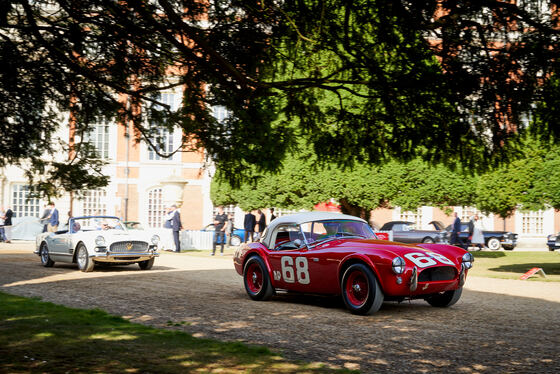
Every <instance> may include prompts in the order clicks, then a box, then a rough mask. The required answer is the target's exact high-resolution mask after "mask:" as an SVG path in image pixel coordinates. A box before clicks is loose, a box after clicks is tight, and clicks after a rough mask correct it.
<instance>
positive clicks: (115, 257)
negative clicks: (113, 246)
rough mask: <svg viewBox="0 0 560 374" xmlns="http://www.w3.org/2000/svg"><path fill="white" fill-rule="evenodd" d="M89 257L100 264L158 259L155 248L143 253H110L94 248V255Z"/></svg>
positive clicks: (101, 248)
mask: <svg viewBox="0 0 560 374" xmlns="http://www.w3.org/2000/svg"><path fill="white" fill-rule="evenodd" d="M89 257H90V258H92V259H94V260H96V261H101V262H127V261H144V260H149V259H151V258H153V257H159V253H158V252H157V249H155V248H152V249H149V250H147V251H145V252H111V251H110V250H107V248H106V247H95V253H94V254H90V255H89Z"/></svg>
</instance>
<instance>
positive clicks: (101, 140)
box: [84, 123, 109, 160]
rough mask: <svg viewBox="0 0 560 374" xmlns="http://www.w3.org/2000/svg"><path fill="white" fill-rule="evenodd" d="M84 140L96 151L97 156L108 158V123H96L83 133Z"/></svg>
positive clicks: (103, 158)
mask: <svg viewBox="0 0 560 374" xmlns="http://www.w3.org/2000/svg"><path fill="white" fill-rule="evenodd" d="M84 141H85V142H86V143H89V144H91V145H93V146H94V147H95V149H96V151H97V157H98V158H100V159H102V160H106V159H108V158H109V125H108V124H106V123H98V124H96V125H95V126H94V127H93V128H92V129H91V131H89V132H87V133H85V134H84Z"/></svg>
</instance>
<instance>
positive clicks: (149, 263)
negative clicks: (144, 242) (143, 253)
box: [138, 257, 156, 270]
mask: <svg viewBox="0 0 560 374" xmlns="http://www.w3.org/2000/svg"><path fill="white" fill-rule="evenodd" d="M155 260H156V258H155V257H152V258H150V259H149V260H145V261H140V262H139V263H138V266H140V269H141V270H150V269H151V268H152V266H154V261H155Z"/></svg>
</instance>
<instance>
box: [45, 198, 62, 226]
mask: <svg viewBox="0 0 560 374" xmlns="http://www.w3.org/2000/svg"><path fill="white" fill-rule="evenodd" d="M49 207H50V209H51V213H50V214H49V217H48V218H49V224H48V225H47V231H48V232H56V231H57V230H58V224H59V221H58V209H56V207H55V206H54V203H49Z"/></svg>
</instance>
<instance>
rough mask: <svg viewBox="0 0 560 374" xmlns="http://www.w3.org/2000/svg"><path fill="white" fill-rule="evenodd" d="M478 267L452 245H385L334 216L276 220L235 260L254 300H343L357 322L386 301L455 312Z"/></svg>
mask: <svg viewBox="0 0 560 374" xmlns="http://www.w3.org/2000/svg"><path fill="white" fill-rule="evenodd" d="M473 261H474V259H473V256H472V255H471V254H470V253H469V252H467V251H465V250H464V249H462V248H458V247H454V246H451V245H446V244H427V243H426V244H402V243H395V242H388V241H384V240H378V239H377V238H376V236H375V234H374V232H373V230H372V229H371V227H370V226H369V225H368V224H367V222H366V221H364V220H363V219H360V218H357V217H353V216H349V215H344V214H338V213H326V212H309V213H300V214H294V215H289V216H284V217H280V218H276V219H275V220H274V221H272V222H271V223H270V225H269V226H268V227H267V228H266V230H265V232H264V233H263V236H262V238H261V239H260V241H259V242H256V243H249V244H244V245H242V246H241V247H239V248H238V249H237V251H236V252H235V255H234V259H233V262H234V265H235V269H236V270H237V272H238V273H239V274H240V275H242V276H243V281H244V283H245V289H246V290H247V293H248V294H249V296H250V297H251V298H252V299H253V300H267V299H270V298H271V297H272V295H274V293H275V290H287V291H296V292H302V293H314V294H326V295H342V299H343V300H344V303H345V304H346V306H347V308H348V309H349V310H350V311H351V312H352V313H356V314H372V313H375V312H376V311H377V310H379V308H380V307H381V304H382V303H383V301H384V300H387V301H389V300H395V301H402V300H405V299H425V300H426V301H427V302H428V303H430V304H431V305H433V306H436V307H447V306H450V305H453V304H455V303H456V302H457V301H458V300H459V298H460V297H461V292H462V290H463V284H464V283H465V279H466V276H467V272H468V269H470V268H471V267H472V263H473Z"/></svg>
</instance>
